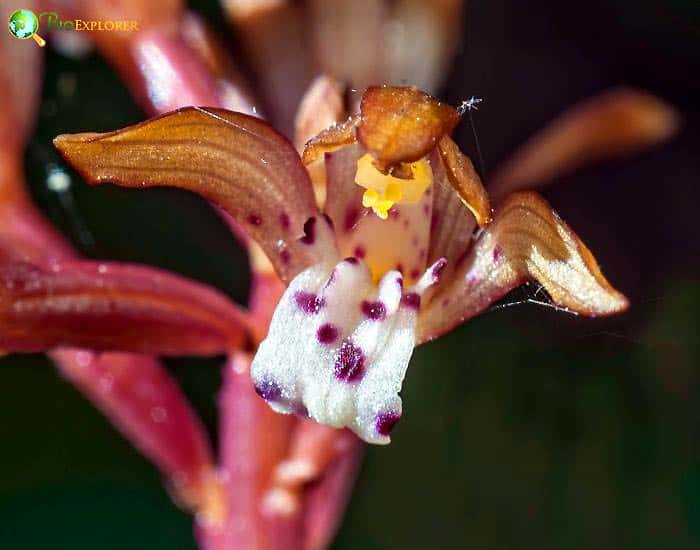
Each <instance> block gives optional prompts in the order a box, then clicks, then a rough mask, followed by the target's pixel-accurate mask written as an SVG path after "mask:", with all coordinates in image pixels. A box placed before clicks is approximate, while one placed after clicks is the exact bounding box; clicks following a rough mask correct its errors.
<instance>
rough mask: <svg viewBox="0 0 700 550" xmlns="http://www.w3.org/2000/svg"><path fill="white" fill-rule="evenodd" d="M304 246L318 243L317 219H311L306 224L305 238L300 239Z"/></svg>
mask: <svg viewBox="0 0 700 550" xmlns="http://www.w3.org/2000/svg"><path fill="white" fill-rule="evenodd" d="M300 240H301V242H303V243H304V244H314V242H315V241H316V218H309V219H308V220H306V223H305V224H304V236H303V237H302V238H301V239H300Z"/></svg>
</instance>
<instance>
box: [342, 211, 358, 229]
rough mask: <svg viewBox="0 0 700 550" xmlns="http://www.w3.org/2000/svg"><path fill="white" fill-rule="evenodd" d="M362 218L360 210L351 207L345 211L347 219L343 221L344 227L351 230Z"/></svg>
mask: <svg viewBox="0 0 700 550" xmlns="http://www.w3.org/2000/svg"><path fill="white" fill-rule="evenodd" d="M359 220H360V212H359V211H358V210H357V209H356V208H350V209H348V211H347V212H345V220H344V222H343V229H345V231H346V232H347V231H350V230H351V229H353V228H354V227H355V225H357V222H358V221H359Z"/></svg>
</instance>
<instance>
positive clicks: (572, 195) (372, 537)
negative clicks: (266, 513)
mask: <svg viewBox="0 0 700 550" xmlns="http://www.w3.org/2000/svg"><path fill="white" fill-rule="evenodd" d="M191 4H192V5H193V7H194V8H195V9H198V10H200V11H202V12H203V13H205V14H206V15H207V17H208V18H209V19H210V20H211V21H212V22H213V23H215V24H216V25H217V26H218V27H219V28H220V29H222V30H223V29H225V25H224V23H223V21H222V19H221V15H220V12H219V9H218V6H217V4H216V3H215V2H213V1H207V2H191ZM465 21H466V32H465V35H464V40H463V45H462V48H461V52H460V53H459V55H458V57H457V59H456V61H455V63H454V65H453V68H452V70H451V73H450V77H449V80H448V83H447V86H446V87H445V90H444V97H445V98H446V99H447V100H449V101H451V102H452V103H455V104H456V103H459V102H460V101H461V100H462V99H466V98H468V97H469V96H471V95H477V96H480V97H482V98H484V102H483V103H482V105H481V109H480V110H479V111H478V112H477V113H475V114H474V119H475V124H476V128H477V131H478V135H479V138H480V141H481V148H482V150H483V152H484V157H485V166H486V172H487V174H488V172H489V169H490V168H492V167H495V166H496V165H497V164H498V162H499V161H501V160H502V159H504V158H505V157H506V156H507V155H508V153H509V152H511V151H512V150H513V149H514V148H515V147H516V146H517V145H518V144H519V143H521V142H522V141H523V140H524V139H525V138H526V137H527V136H528V135H530V134H531V133H532V132H533V131H534V130H536V129H537V128H539V127H541V126H542V125H543V124H545V123H546V122H547V121H548V120H550V119H551V118H552V117H553V116H554V115H555V114H557V113H558V112H560V111H561V110H562V109H564V108H566V107H567V106H569V105H571V104H573V103H574V102H576V101H578V100H580V99H583V98H586V97H588V96H590V95H593V94H594V93H596V92H597V91H600V90H603V89H605V88H607V87H609V86H611V85H616V84H628V85H634V86H638V87H642V88H645V89H647V90H650V91H652V92H654V93H656V94H658V95H659V96H661V97H663V98H665V99H666V100H668V101H670V102H671V103H672V104H674V105H675V106H676V107H677V108H678V109H680V111H681V112H682V113H683V116H684V119H685V127H684V129H683V132H682V133H681V135H680V136H679V137H678V138H677V139H675V140H674V141H673V142H672V143H669V144H667V145H664V146H663V147H659V148H656V149H654V150H652V151H649V152H647V153H644V154H642V155H638V156H635V157H633V158H629V159H624V160H620V161H614V162H607V163H605V164H601V165H599V166H596V167H592V168H588V169H586V170H583V171H580V172H578V173H577V174H575V175H572V176H570V177H566V178H565V180H563V181H560V182H556V184H555V185H553V186H552V187H550V188H548V189H546V190H545V195H546V196H547V198H548V199H549V200H550V201H551V202H552V204H553V205H554V206H555V207H556V209H557V210H558V212H559V213H560V214H561V215H562V217H563V218H564V219H565V220H567V221H568V222H569V223H570V224H571V225H572V226H573V227H574V228H575V229H576V231H577V232H578V233H579V235H580V236H581V237H582V238H583V239H584V241H585V242H586V243H587V244H588V245H589V247H590V248H591V249H592V250H593V251H594V252H595V253H596V256H597V258H598V259H599V262H600V264H601V265H602V267H603V269H604V271H605V272H606V274H607V275H608V277H609V279H610V280H611V281H612V282H613V284H615V285H616V286H617V287H618V288H619V289H621V290H622V291H623V292H625V294H627V296H628V297H630V298H631V301H632V304H633V306H632V308H631V310H630V311H629V312H628V313H626V314H625V315H623V316H620V317H616V318H613V319H608V320H584V319H580V318H576V317H572V316H569V315H566V314H564V313H557V312H555V311H553V310H551V309H547V308H542V307H537V306H534V305H522V306H516V307H510V308H503V309H497V310H494V311H491V312H489V313H487V314H485V315H483V316H481V317H479V318H478V319H475V320H473V321H471V322H469V323H468V324H467V325H465V326H462V327H461V328H459V329H458V330H456V331H454V332H452V333H451V334H449V335H448V336H446V337H445V338H443V339H441V340H439V341H438V342H437V343H434V344H430V345H427V346H423V347H421V348H419V349H418V350H417V351H416V353H415V356H414V360H413V362H412V367H411V369H410V370H409V374H408V377H407V380H406V384H405V389H404V392H403V397H404V409H405V411H406V414H405V418H404V420H403V422H402V423H400V424H399V426H398V427H397V429H396V431H395V437H394V442H393V443H392V444H391V445H390V446H389V447H387V448H377V447H372V448H370V449H369V450H368V453H367V459H366V461H365V464H364V468H363V470H362V473H361V476H360V479H359V481H358V484H357V488H356V492H355V495H354V497H353V500H352V503H351V506H350V510H349V513H348V515H347V518H346V521H345V523H344V526H343V529H342V531H341V533H340V535H339V538H338V540H337V543H336V545H335V548H338V549H345V548H348V549H349V548H426V547H429V546H430V547H435V548H463V547H471V548H489V549H490V548H566V549H577V548H599V549H601V548H650V549H651V548H654V549H657V548H680V549H684V548H694V547H697V546H698V544H700V449H699V448H698V447H699V442H700V441H699V440H698V435H699V425H698V420H699V419H700V415H698V413H699V412H700V411H699V410H698V409H699V406H700V395H699V394H698V389H697V379H698V368H699V365H700V360H699V359H700V353H699V352H700V350H699V345H698V322H699V321H700V285H699V284H698V274H699V267H700V244H699V243H700V240H699V239H700V230H699V229H698V217H699V214H700V213H699V212H698V183H699V182H700V155H699V152H700V147H699V144H700V109H699V107H698V98H700V71H699V69H700V64H699V63H698V62H699V61H700V3H698V2H697V1H696V0H687V1H681V0H669V1H654V2H652V1H645V0H638V1H623V0H613V1H609V2H602V1H590V0H589V1H586V2H583V1H578V0H576V1H570V2H551V1H550V2H545V1H542V0H531V1H528V2H522V1H521V2H518V1H489V2H486V1H482V2H471V3H469V5H468V7H467V11H466V19H465ZM48 54H49V55H48V59H47V72H46V80H45V86H44V95H43V104H42V109H41V115H40V118H39V124H38V127H37V129H36V132H35V135H34V138H33V140H32V143H31V145H30V147H29V149H28V151H27V155H26V160H27V170H28V173H29V176H30V180H31V185H32V193H33V195H34V197H35V199H36V201H37V202H38V203H39V204H40V205H41V207H42V208H43V210H44V211H45V212H46V214H47V215H48V216H50V218H51V219H52V220H53V221H54V222H55V223H56V224H57V225H58V226H59V227H60V228H61V229H62V230H63V231H64V232H66V234H68V235H69V236H70V237H71V238H72V239H73V240H74V242H75V243H76V245H77V246H78V247H79V248H80V249H81V250H82V251H83V252H84V253H85V254H86V255H88V256H91V257H96V258H109V259H116V260H124V261H139V262H146V263H149V264H153V265H158V266H161V267H165V268H168V269H172V270H175V271H178V272H180V273H184V274H186V275H188V276H190V277H193V278H195V279H198V280H201V281H205V282H208V283H210V284H212V285H214V286H217V287H218V288H221V289H223V290H224V291H226V292H227V293H229V294H230V295H231V296H232V297H234V298H235V299H236V300H239V301H243V300H244V299H245V296H246V292H247V285H248V278H247V275H246V270H245V263H244V257H243V254H242V253H241V251H240V250H239V249H238V248H237V247H236V245H235V244H234V242H233V241H232V239H231V238H230V237H229V235H228V232H227V229H226V228H225V227H224V226H223V224H222V223H221V222H220V221H219V219H218V218H217V217H216V216H214V215H213V214H212V213H211V212H210V211H209V208H208V207H207V205H205V204H204V203H203V202H202V201H200V200H198V199H197V198H195V197H194V196H192V195H188V194H185V193H180V192H176V191H172V190H165V189H151V190H148V191H138V193H135V192H130V191H127V190H123V189H116V188H113V187H110V186H107V187H100V188H99V189H95V188H89V187H88V186H86V185H85V184H83V183H82V182H80V181H79V180H77V179H75V180H74V185H73V187H72V190H71V194H70V195H68V196H67V197H68V198H67V199H66V197H65V196H64V197H63V199H61V198H60V197H59V196H58V195H56V194H54V193H52V192H51V191H49V190H48V189H47V187H46V176H47V173H48V170H49V169H50V165H51V163H52V162H58V158H57V156H56V155H55V153H54V151H53V149H52V147H51V146H50V140H51V138H52V137H53V136H55V135H56V134H58V133H63V132H70V131H84V130H92V131H98V130H107V129H114V128H117V127H121V126H124V125H126V124H128V123H132V122H136V121H138V120H141V119H142V118H143V115H142V113H140V112H139V110H138V109H137V107H136V106H135V105H134V104H133V102H132V100H131V99H130V98H129V96H128V94H127V92H126V91H125V89H124V88H123V87H122V85H121V84H120V83H119V81H118V80H117V78H116V76H114V75H113V73H112V72H111V71H110V69H109V68H108V67H107V66H106V65H105V64H104V62H103V61H101V60H100V59H99V58H97V57H89V58H87V59H85V60H82V61H75V60H69V59H66V58H63V57H61V56H59V55H57V54H55V53H51V52H48ZM457 141H458V142H459V143H460V145H462V147H463V148H464V149H465V150H466V151H468V152H470V153H473V151H474V148H473V139H472V136H471V130H470V129H469V127H468V126H467V125H462V127H461V128H460V129H459V130H458V134H457ZM183 220H186V222H183ZM532 291H533V289H525V290H524V291H523V292H521V293H519V294H517V293H516V294H514V295H512V296H510V297H509V298H508V300H510V301H514V300H518V299H522V298H523V297H527V296H528V295H531V294H532ZM1 363H2V364H1V365H0V368H1V369H2V371H1V372H2V383H1V384H0V418H1V420H0V442H1V443H0V445H1V447H0V449H1V455H0V470H1V471H2V474H3V475H2V478H1V479H2V481H1V482H0V545H1V546H2V548H8V549H15V548H22V549H25V548H27V549H39V548H55V549H69V548H70V549H77V548H90V549H100V550H101V549H108V548H109V549H111V548H120V549H121V548H126V547H128V548H131V549H133V550H137V549H149V550H150V549H156V548H194V542H193V539H192V535H191V523H190V518H189V517H188V516H187V515H185V514H183V513H181V512H180V511H178V510H177V509H176V508H175V507H174V505H173V504H171V502H170V500H169V499H168V496H167V495H166V493H165V491H164V490H163V489H162V486H161V484H160V480H159V478H158V474H157V472H156V471H155V470H154V468H152V467H151V466H150V464H148V463H147V462H146V461H145V460H144V459H143V458H142V457H141V456H140V455H138V454H137V453H136V452H135V451H134V450H133V449H132V448H131V447H130V446H129V444H127V443H126V442H125V441H124V440H122V439H121V437H120V436H119V435H118V434H117V433H116V432H115V431H114V429H113V428H112V427H111V426H110V425H109V424H108V423H107V422H106V421H105V420H104V418H103V417H102V416H101V415H100V414H99V413H98V412H97V411H96V410H95V409H93V408H92V407H91V406H90V405H89V404H88V403H87V402H86V401H85V400H84V399H83V398H82V397H81V396H80V395H79V394H78V393H77V392H76V391H75V390H74V389H73V388H72V387H70V386H69V385H68V384H67V383H66V382H64V381H62V380H61V379H60V378H59V377H58V376H57V374H56V372H55V371H54V370H53V369H52V368H51V367H50V365H49V363H48V361H47V360H46V359H44V358H43V357H41V356H33V355H30V356H26V355H25V356H10V357H7V358H5V359H3V360H2V361H1ZM168 363H169V365H171V367H172V369H173V372H174V373H175V375H176V376H177V377H178V379H179V380H180V381H181V382H182V384H183V386H184V389H185V391H186V393H187V394H188V396H189V397H190V398H191V399H192V400H193V401H194V403H195V404H196V406H197V408H198V410H199V411H200V412H201V414H202V415H203V417H204V419H205V421H206V422H207V424H208V426H209V427H210V429H211V430H212V432H213V430H214V427H215V422H216V406H215V396H216V390H217V388H218V386H219V382H220V375H219V368H220V364H221V362H220V360H218V359H212V360H206V361H205V360H184V359H182V360H172V361H168Z"/></svg>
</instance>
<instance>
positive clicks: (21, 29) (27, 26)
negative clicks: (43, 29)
mask: <svg viewBox="0 0 700 550" xmlns="http://www.w3.org/2000/svg"><path fill="white" fill-rule="evenodd" d="M7 26H8V28H9V30H10V34H11V35H12V36H14V37H15V38H19V39H20V40H29V39H30V38H31V39H33V40H34V42H36V43H37V44H38V45H39V46H41V47H42V48H43V47H44V46H46V40H44V39H43V38H42V37H41V36H39V35H38V34H37V32H36V31H38V30H39V19H38V18H37V16H36V15H35V14H34V12H33V11H31V10H15V11H13V12H12V14H11V15H10V18H9V19H8V20H7Z"/></svg>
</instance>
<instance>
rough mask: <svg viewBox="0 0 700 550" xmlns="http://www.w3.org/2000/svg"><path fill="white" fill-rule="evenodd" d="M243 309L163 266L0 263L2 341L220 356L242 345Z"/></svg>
mask: <svg viewBox="0 0 700 550" xmlns="http://www.w3.org/2000/svg"><path fill="white" fill-rule="evenodd" d="M247 332H248V328H247V322H246V320H245V316H244V314H243V312H241V311H240V310H238V308H237V307H236V306H234V305H233V304H232V303H231V302H229V301H228V300H227V299H226V298H225V297H224V296H223V295H221V294H220V293H218V292H215V291H213V290H210V289H209V288H207V287H205V286H203V285H199V284H196V283H192V282H189V281H187V280H186V279H184V278H182V277H178V276H175V275H171V274H169V273H167V272H163V271H160V270H157V269H153V268H148V267H141V266H130V265H123V264H111V263H99V262H89V261H65V262H55V263H52V264H51V266H50V267H49V268H39V267H36V266H33V265H31V264H27V263H23V262H12V261H9V262H8V261H6V262H3V263H2V264H1V265H0V347H1V348H3V349H6V350H11V351H46V350H50V349H53V348H55V347H59V346H80V347H89V348H91V349H93V350H113V351H129V352H143V353H150V354H161V355H214V354H219V353H225V352H227V351H229V350H231V349H233V348H235V347H238V346H240V345H242V344H243V342H244V341H245V339H246V334H247Z"/></svg>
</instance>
